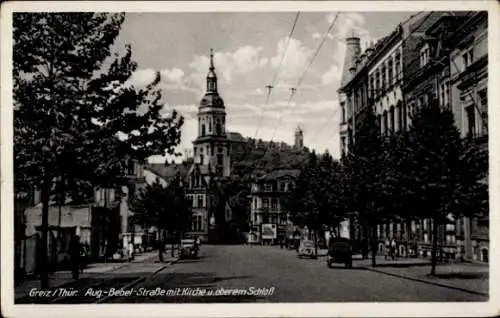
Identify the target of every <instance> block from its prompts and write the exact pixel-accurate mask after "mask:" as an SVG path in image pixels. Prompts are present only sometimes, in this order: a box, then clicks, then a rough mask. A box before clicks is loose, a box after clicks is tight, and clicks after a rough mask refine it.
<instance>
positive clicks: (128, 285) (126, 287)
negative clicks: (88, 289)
mask: <svg viewBox="0 0 500 318" xmlns="http://www.w3.org/2000/svg"><path fill="white" fill-rule="evenodd" d="M177 261H179V258H176V259H174V260H171V261H168V262H166V263H165V264H164V265H163V266H161V267H160V268H158V269H157V270H155V271H154V272H153V273H152V274H151V275H148V276H143V277H139V278H137V279H136V280H134V281H132V282H130V283H128V284H127V285H125V286H122V287H120V289H128V288H131V287H133V286H135V285H137V284H139V283H142V282H143V281H145V280H146V279H148V278H151V277H153V276H154V275H156V274H158V273H159V272H161V271H162V270H164V269H165V268H167V267H168V266H170V265H172V264H175V263H176V262H177ZM113 297H115V296H106V297H103V298H101V299H99V300H97V301H95V302H93V304H101V303H103V302H105V301H107V300H109V299H111V298H113Z"/></svg>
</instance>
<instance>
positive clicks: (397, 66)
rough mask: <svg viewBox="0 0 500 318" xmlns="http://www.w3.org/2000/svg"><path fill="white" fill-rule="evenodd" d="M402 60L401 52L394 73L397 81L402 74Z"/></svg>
mask: <svg viewBox="0 0 500 318" xmlns="http://www.w3.org/2000/svg"><path fill="white" fill-rule="evenodd" d="M400 60H401V56H400V55H399V54H398V55H396V59H395V61H394V73H395V74H394V79H395V80H396V81H398V79H399V78H400V77H401V74H400V72H401V70H400V68H401V67H400Z"/></svg>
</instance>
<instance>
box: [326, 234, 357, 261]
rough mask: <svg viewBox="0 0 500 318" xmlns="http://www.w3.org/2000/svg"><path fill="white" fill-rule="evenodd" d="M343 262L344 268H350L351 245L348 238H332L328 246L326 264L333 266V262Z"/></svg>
mask: <svg viewBox="0 0 500 318" xmlns="http://www.w3.org/2000/svg"><path fill="white" fill-rule="evenodd" d="M335 263H338V264H344V265H345V268H352V245H351V242H350V241H349V239H346V238H334V239H332V240H331V241H330V245H329V246H328V255H327V259H326V265H327V266H328V268H333V264H335Z"/></svg>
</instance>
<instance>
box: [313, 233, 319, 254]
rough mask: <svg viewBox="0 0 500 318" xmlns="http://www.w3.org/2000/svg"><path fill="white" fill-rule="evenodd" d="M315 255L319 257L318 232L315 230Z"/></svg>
mask: <svg viewBox="0 0 500 318" xmlns="http://www.w3.org/2000/svg"><path fill="white" fill-rule="evenodd" d="M313 234H314V255H316V256H318V230H317V229H314V232H313Z"/></svg>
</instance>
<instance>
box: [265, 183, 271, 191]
mask: <svg viewBox="0 0 500 318" xmlns="http://www.w3.org/2000/svg"><path fill="white" fill-rule="evenodd" d="M264 191H267V192H271V191H272V186H271V184H270V183H265V184H264Z"/></svg>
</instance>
